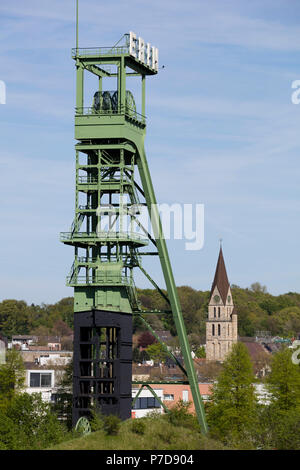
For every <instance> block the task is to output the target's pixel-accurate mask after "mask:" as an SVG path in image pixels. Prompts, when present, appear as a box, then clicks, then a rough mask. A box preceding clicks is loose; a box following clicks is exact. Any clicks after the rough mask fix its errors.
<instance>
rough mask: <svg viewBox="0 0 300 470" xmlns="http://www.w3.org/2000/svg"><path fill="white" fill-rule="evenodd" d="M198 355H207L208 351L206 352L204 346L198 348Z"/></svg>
mask: <svg viewBox="0 0 300 470" xmlns="http://www.w3.org/2000/svg"><path fill="white" fill-rule="evenodd" d="M196 357H199V358H203V357H206V352H205V347H204V346H200V348H198V349H197V350H196Z"/></svg>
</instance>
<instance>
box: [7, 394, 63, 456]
mask: <svg viewBox="0 0 300 470" xmlns="http://www.w3.org/2000/svg"><path fill="white" fill-rule="evenodd" d="M5 420H7V421H8V422H9V423H10V426H11V427H12V428H11V435H10V436H5V441H4V445H5V444H6V445H7V444H8V442H7V441H8V437H9V438H10V442H9V445H13V446H14V447H10V449H11V450H18V449H43V448H46V447H49V446H51V445H54V444H57V443H58V442H61V441H62V440H64V439H65V437H66V434H67V431H66V429H65V427H64V426H63V425H62V424H60V422H59V421H58V419H57V417H56V416H55V414H53V413H51V409H50V405H49V404H48V403H45V402H44V401H43V400H42V397H41V394H40V393H33V394H28V393H21V394H17V395H16V396H14V398H13V399H12V400H11V402H10V403H9V405H8V407H7V409H6V410H5V412H3V411H2V412H0V423H1V421H2V423H3V421H5ZM1 441H2V436H0V442H1ZM2 446H3V441H2ZM8 448H9V447H8Z"/></svg>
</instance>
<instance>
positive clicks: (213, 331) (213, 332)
mask: <svg viewBox="0 0 300 470" xmlns="http://www.w3.org/2000/svg"><path fill="white" fill-rule="evenodd" d="M212 335H213V336H215V325H212Z"/></svg>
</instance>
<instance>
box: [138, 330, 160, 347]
mask: <svg viewBox="0 0 300 470" xmlns="http://www.w3.org/2000/svg"><path fill="white" fill-rule="evenodd" d="M155 342H156V339H155V337H154V336H153V335H152V334H151V333H150V332H149V331H145V332H144V333H142V334H141V335H140V336H139V338H138V346H139V347H141V348H147V347H148V346H150V344H153V343H155Z"/></svg>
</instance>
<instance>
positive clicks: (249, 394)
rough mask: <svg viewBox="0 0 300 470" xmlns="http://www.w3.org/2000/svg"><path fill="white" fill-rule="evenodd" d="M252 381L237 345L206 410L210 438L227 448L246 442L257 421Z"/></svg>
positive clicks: (245, 354)
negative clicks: (228, 445) (217, 440)
mask: <svg viewBox="0 0 300 470" xmlns="http://www.w3.org/2000/svg"><path fill="white" fill-rule="evenodd" d="M254 380H255V378H254V375H253V371H252V364H251V359H250V356H249V353H248V350H247V348H246V346H245V345H244V344H243V343H240V342H239V343H237V344H235V345H234V346H233V348H232V351H231V353H230V354H229V356H228V357H227V359H226V361H224V364H223V371H222V372H221V373H220V375H219V377H218V382H217V384H216V385H215V386H214V389H213V393H212V396H211V399H210V402H209V405H208V407H207V408H208V424H209V426H210V432H211V435H212V436H215V437H217V438H219V439H221V440H222V441H223V442H225V443H227V444H228V443H231V444H232V443H236V442H238V441H243V440H247V438H248V435H249V432H250V429H252V426H253V425H254V423H255V419H256V406H257V400H256V396H255V390H254V387H253V382H254Z"/></svg>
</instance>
